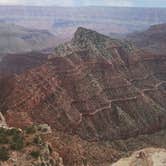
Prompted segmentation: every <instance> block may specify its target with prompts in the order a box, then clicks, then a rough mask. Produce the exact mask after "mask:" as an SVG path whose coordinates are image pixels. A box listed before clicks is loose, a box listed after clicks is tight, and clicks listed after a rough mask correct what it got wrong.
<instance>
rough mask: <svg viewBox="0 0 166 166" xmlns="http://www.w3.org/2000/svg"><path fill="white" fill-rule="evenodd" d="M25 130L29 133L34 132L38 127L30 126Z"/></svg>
mask: <svg viewBox="0 0 166 166" xmlns="http://www.w3.org/2000/svg"><path fill="white" fill-rule="evenodd" d="M25 132H26V133H27V134H34V133H35V132H36V127H35V126H29V127H27V128H26V129H25Z"/></svg>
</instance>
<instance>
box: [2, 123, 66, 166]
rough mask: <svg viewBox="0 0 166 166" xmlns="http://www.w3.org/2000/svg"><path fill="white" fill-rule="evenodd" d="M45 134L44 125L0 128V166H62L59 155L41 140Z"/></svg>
mask: <svg viewBox="0 0 166 166" xmlns="http://www.w3.org/2000/svg"><path fill="white" fill-rule="evenodd" d="M43 128H44V129H45V132H43V131H42V129H43ZM47 129H48V130H50V129H49V128H48V127H47ZM46 133H47V132H46V125H40V126H29V127H27V128H26V129H25V130H19V129H16V128H11V129H9V128H8V129H7V128H0V166H13V165H15V166H63V160H62V158H61V157H60V156H59V154H58V153H57V152H56V151H53V149H52V147H51V144H50V143H48V142H44V140H43V139H42V134H46Z"/></svg>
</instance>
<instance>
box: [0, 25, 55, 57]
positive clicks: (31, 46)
mask: <svg viewBox="0 0 166 166" xmlns="http://www.w3.org/2000/svg"><path fill="white" fill-rule="evenodd" d="M56 44H57V39H56V38H55V36H54V35H52V34H51V33H49V32H48V31H46V30H32V29H27V28H24V27H21V26H18V25H14V24H5V23H0V54H1V57H3V55H4V54H7V53H10V54H11V53H22V52H30V51H37V50H43V49H48V48H52V47H54V46H55V45H56Z"/></svg>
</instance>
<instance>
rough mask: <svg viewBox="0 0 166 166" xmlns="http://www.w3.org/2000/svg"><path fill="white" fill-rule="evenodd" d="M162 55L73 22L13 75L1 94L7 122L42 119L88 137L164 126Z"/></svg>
mask: <svg viewBox="0 0 166 166" xmlns="http://www.w3.org/2000/svg"><path fill="white" fill-rule="evenodd" d="M165 60H166V58H165V56H164V55H162V54H161V55H156V54H154V55H153V54H151V53H148V52H145V51H141V50H138V49H136V48H133V47H132V45H131V44H129V43H123V42H121V41H118V40H113V39H110V38H109V37H107V36H104V35H101V34H99V33H97V32H94V31H91V30H87V29H85V28H79V29H78V30H77V32H76V33H75V36H74V38H73V39H72V41H71V42H69V43H66V44H64V45H60V46H59V47H57V48H56V49H55V53H54V54H53V55H51V56H49V58H48V60H47V61H46V62H45V63H44V64H43V65H40V66H38V67H36V68H33V69H31V70H29V71H27V72H24V73H22V74H20V75H16V76H15V77H14V83H13V88H12V89H11V91H10V93H8V94H7V95H6V96H5V97H3V100H2V102H3V104H2V106H1V107H2V108H1V109H2V110H3V111H4V113H5V117H6V120H7V122H8V124H9V125H11V126H17V127H24V126H27V125H29V124H31V123H48V124H49V125H51V126H52V127H53V128H56V129H58V130H61V131H65V132H68V133H73V134H78V135H80V136H81V137H82V138H85V139H90V140H100V139H101V140H114V139H124V138H129V137H133V136H137V135H140V134H148V133H153V132H156V131H159V130H160V129H163V128H165V127H166V114H165V112H166V104H165V103H166V101H165V84H166V82H165V78H166V77H165V69H166V68H165V67H166V65H165Z"/></svg>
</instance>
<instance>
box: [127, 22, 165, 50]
mask: <svg viewBox="0 0 166 166" xmlns="http://www.w3.org/2000/svg"><path fill="white" fill-rule="evenodd" d="M127 39H128V40H131V41H132V42H133V43H134V44H135V45H136V46H137V47H140V48H143V49H146V50H148V51H151V52H160V53H165V52H166V46H165V43H166V24H158V25H153V26H151V27H150V28H149V29H148V30H146V31H143V32H136V33H132V34H129V35H128V36H127Z"/></svg>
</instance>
